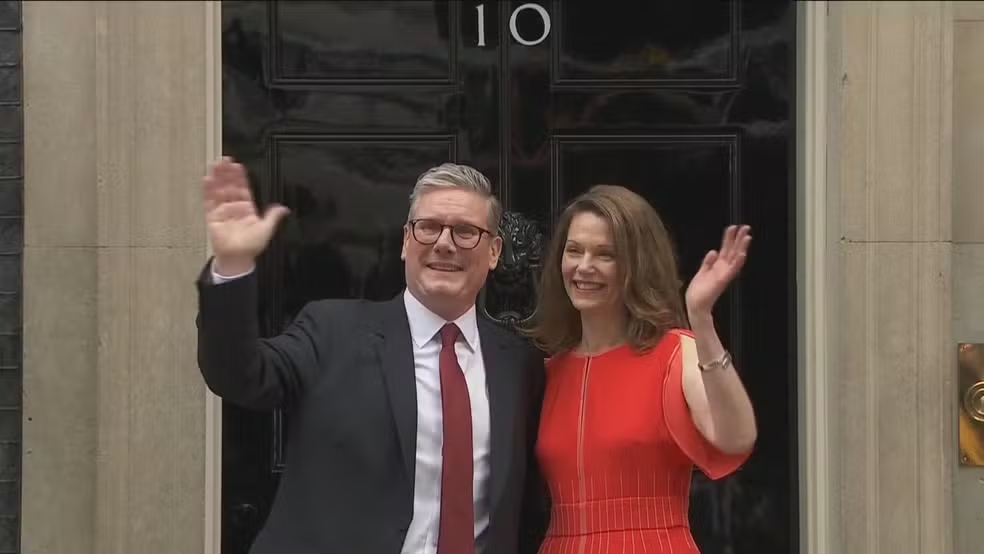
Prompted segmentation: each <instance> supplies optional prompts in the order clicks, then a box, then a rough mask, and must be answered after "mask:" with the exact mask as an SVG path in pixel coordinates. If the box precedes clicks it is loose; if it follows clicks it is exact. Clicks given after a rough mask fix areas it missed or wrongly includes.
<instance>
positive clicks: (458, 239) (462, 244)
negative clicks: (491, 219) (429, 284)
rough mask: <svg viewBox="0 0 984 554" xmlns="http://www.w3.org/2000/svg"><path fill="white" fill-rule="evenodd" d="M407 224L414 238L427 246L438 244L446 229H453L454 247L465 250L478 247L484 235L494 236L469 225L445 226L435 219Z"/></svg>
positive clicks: (418, 220) (417, 220) (413, 220)
mask: <svg viewBox="0 0 984 554" xmlns="http://www.w3.org/2000/svg"><path fill="white" fill-rule="evenodd" d="M407 224H408V225H410V232H411V233H412V234H413V238H414V239H415V240H416V241H417V242H419V243H420V244H427V245H430V244H434V243H435V242H437V239H439V238H441V233H443V232H444V229H451V240H452V241H454V245H455V246H457V247H458V248H464V249H465V250H471V249H472V248H475V247H476V246H478V243H479V242H481V240H482V235H485V234H488V235H491V234H492V233H490V232H489V231H488V230H486V229H482V228H481V227H477V226H475V225H471V224H468V223H456V224H454V225H445V224H443V223H440V222H438V221H434V220H433V219H412V220H410V221H408V222H407Z"/></svg>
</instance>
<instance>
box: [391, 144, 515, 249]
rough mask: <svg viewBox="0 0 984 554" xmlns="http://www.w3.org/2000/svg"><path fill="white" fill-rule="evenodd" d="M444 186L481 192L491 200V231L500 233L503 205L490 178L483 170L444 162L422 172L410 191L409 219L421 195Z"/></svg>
mask: <svg viewBox="0 0 984 554" xmlns="http://www.w3.org/2000/svg"><path fill="white" fill-rule="evenodd" d="M442 188H460V189H464V190H467V191H470V192H475V193H478V194H480V195H481V196H482V197H483V198H485V199H486V200H488V202H489V229H488V230H489V232H490V233H492V234H493V235H497V234H498V233H499V220H500V219H501V218H502V206H501V205H500V204H499V199H498V198H496V197H495V195H494V194H492V185H491V184H489V180H488V178H487V177H486V176H485V175H483V174H482V172H481V171H479V170H477V169H475V168H474V167H471V166H467V165H462V164H456V163H450V162H448V163H444V164H441V165H439V166H437V167H432V168H430V169H428V170H427V171H425V172H423V173H421V174H420V177H418V178H417V184H415V185H414V187H413V192H411V193H410V214H409V215H408V219H409V218H412V217H413V214H414V213H415V212H416V211H417V202H419V201H420V196H421V195H423V194H424V193H426V192H428V191H429V190H433V189H442Z"/></svg>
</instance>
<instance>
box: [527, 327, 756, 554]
mask: <svg viewBox="0 0 984 554" xmlns="http://www.w3.org/2000/svg"><path fill="white" fill-rule="evenodd" d="M684 341H689V343H685V342H684ZM694 352H695V350H694V348H693V335H691V334H690V333H689V332H687V331H672V332H670V333H667V334H666V335H665V336H664V337H663V338H662V339H661V340H660V342H659V343H658V344H657V345H656V346H655V347H654V348H653V349H651V350H650V351H648V352H646V353H642V354H637V353H635V352H633V351H632V349H631V348H630V347H628V346H622V347H619V348H616V349H614V350H611V351H608V352H605V353H603V354H600V355H597V356H590V357H589V356H581V355H578V354H575V353H566V354H560V355H558V356H555V357H554V358H551V359H550V360H548V362H547V388H546V395H545V398H544V404H543V413H542V415H541V420H540V431H539V436H538V440H537V448H536V453H537V458H538V460H539V463H540V467H541V470H542V471H543V475H544V477H545V479H546V481H547V483H548V485H549V487H550V495H551V498H552V502H553V508H552V512H551V517H550V527H549V529H548V531H547V536H546V539H545V541H544V542H543V545H542V546H541V547H540V554H568V553H576V554H593V553H599V554H601V553H605V554H608V553H612V554H614V553H622V552H633V553H639V554H643V553H673V554H697V553H698V552H699V551H698V549H697V547H696V545H695V544H694V541H693V537H692V536H691V534H690V524H689V521H688V500H689V498H690V476H691V471H692V468H693V467H694V466H695V465H696V466H697V467H698V468H700V469H701V470H702V471H703V472H704V473H705V474H706V475H707V476H708V477H710V478H712V479H719V478H721V477H724V476H726V475H728V474H730V473H731V472H733V471H735V470H736V469H737V468H738V467H739V466H740V465H741V464H742V463H743V462H744V461H745V459H746V458H747V457H748V454H744V455H727V454H724V453H722V452H720V451H719V450H717V449H715V448H714V447H713V446H712V445H711V444H710V443H709V442H708V441H707V440H706V439H704V437H703V435H701V434H700V432H699V431H698V430H697V427H696V426H695V425H694V423H693V420H692V419H691V416H690V411H689V408H688V407H687V402H686V400H685V399H684V395H683V381H682V375H683V364H684V363H688V364H689V363H696V360H695V357H696V355H695V354H694ZM684 360H686V362H685V361H684Z"/></svg>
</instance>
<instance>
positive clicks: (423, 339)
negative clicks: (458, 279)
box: [403, 289, 478, 352]
mask: <svg viewBox="0 0 984 554" xmlns="http://www.w3.org/2000/svg"><path fill="white" fill-rule="evenodd" d="M403 304H404V305H405V306H406V309H407V319H409V321H410V336H411V337H413V343H414V344H415V345H416V346H417V348H421V347H422V346H423V345H424V344H427V343H428V342H430V340H431V339H433V338H434V335H436V334H437V333H438V332H440V330H441V327H444V325H445V324H446V323H448V321H445V319H444V318H442V317H441V316H439V315H437V314H435V313H434V312H432V311H430V310H429V309H427V307H426V306H424V305H423V304H422V303H421V302H420V301H419V300H417V298H416V297H415V296H414V295H413V294H412V293H411V292H410V289H406V290H405V291H403ZM451 323H454V324H455V325H457V326H458V329H460V330H461V336H462V338H464V339H465V342H466V343H467V344H468V348H469V349H470V350H471V351H472V352H474V351H475V349H476V347H477V346H478V320H477V317H476V315H475V306H474V304H473V305H472V307H471V308H469V309H468V311H467V312H465V313H464V314H462V315H461V317H459V318H458V319H455V320H454V321H453V322H451Z"/></svg>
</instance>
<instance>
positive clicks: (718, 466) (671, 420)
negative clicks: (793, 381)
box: [663, 330, 751, 480]
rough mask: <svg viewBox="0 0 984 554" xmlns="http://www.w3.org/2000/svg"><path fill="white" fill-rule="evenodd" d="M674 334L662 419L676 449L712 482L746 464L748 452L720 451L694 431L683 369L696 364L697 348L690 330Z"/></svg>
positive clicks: (698, 431)
mask: <svg viewBox="0 0 984 554" xmlns="http://www.w3.org/2000/svg"><path fill="white" fill-rule="evenodd" d="M673 333H674V334H676V335H677V336H678V337H679V338H678V340H677V341H675V342H676V343H677V344H676V345H675V346H674V348H673V351H672V354H670V358H669V362H668V363H669V368H667V371H666V375H665V377H664V382H663V418H664V420H665V421H666V426H667V428H668V429H669V431H670V436H672V437H673V440H674V441H675V442H676V444H677V446H678V447H680V450H682V451H683V453H684V454H685V455H686V456H687V457H688V458H690V460H691V461H693V463H694V465H696V466H697V467H698V468H700V470H701V471H702V472H704V475H707V476H708V477H710V478H711V479H714V480H717V479H721V478H722V477H727V476H728V475H730V474H732V473H734V472H735V471H736V470H737V469H738V468H739V467H741V465H742V464H743V463H745V461H746V460H747V459H748V457H749V456H750V455H751V451H749V452H745V453H742V454H727V453H725V452H722V451H720V450H718V449H717V448H716V447H715V446H714V445H713V444H711V443H710V442H709V441H708V440H707V439H705V438H704V435H702V434H701V432H700V430H699V429H697V425H696V424H694V420H693V418H692V417H691V415H690V408H689V406H688V405H687V399H686V397H685V396H684V394H683V368H684V366H685V365H686V364H693V365H695V366H696V365H697V352H696V346H695V345H694V343H693V334H691V333H690V332H689V331H682V330H679V331H673Z"/></svg>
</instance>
